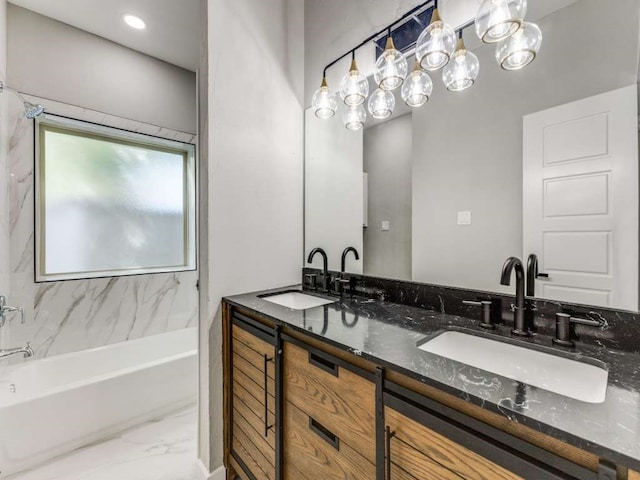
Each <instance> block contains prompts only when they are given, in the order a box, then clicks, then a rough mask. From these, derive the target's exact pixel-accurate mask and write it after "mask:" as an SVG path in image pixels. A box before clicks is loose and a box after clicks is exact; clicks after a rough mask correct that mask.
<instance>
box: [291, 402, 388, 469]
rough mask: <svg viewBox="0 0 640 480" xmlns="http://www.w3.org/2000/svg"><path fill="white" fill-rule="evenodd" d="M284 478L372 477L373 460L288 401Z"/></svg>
mask: <svg viewBox="0 0 640 480" xmlns="http://www.w3.org/2000/svg"><path fill="white" fill-rule="evenodd" d="M284 431H285V446H286V447H285V449H284V472H285V480H331V479H336V480H337V479H344V480H365V479H366V480H373V479H375V478H376V469H375V466H374V464H373V463H371V462H369V461H368V460H367V459H366V458H364V457H363V456H362V455H360V454H359V453H358V452H356V451H355V450H354V449H353V448H351V447H350V446H349V445H348V443H347V442H346V441H343V439H342V438H340V436H339V435H336V434H335V433H334V432H333V431H331V430H330V429H329V428H328V427H327V426H326V425H323V424H322V423H321V422H319V421H318V420H317V419H315V418H313V417H311V416H309V415H307V414H306V413H304V412H303V411H302V410H300V409H299V408H298V407H296V406H295V405H293V404H292V403H290V402H286V404H285V419H284Z"/></svg>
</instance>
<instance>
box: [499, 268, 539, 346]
mask: <svg viewBox="0 0 640 480" xmlns="http://www.w3.org/2000/svg"><path fill="white" fill-rule="evenodd" d="M514 269H515V271H516V307H515V311H514V312H513V330H511V333H513V334H514V335H520V336H522V337H526V336H529V335H531V332H530V331H529V328H528V326H526V322H525V309H524V266H523V265H522V261H521V260H520V259H519V258H517V257H509V258H507V261H506V262H504V265H503V266H502V275H501V277H500V284H502V285H510V284H511V272H512V271H513V270H514Z"/></svg>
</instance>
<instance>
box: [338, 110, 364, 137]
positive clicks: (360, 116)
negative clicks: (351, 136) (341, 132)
mask: <svg viewBox="0 0 640 480" xmlns="http://www.w3.org/2000/svg"><path fill="white" fill-rule="evenodd" d="M366 121H367V112H366V111H365V110H364V105H362V104H360V105H356V106H353V107H347V108H346V109H345V110H344V113H343V114H342V122H343V123H344V126H345V127H346V128H347V130H351V131H353V132H355V131H357V130H360V129H361V128H362V127H363V126H364V122H366Z"/></svg>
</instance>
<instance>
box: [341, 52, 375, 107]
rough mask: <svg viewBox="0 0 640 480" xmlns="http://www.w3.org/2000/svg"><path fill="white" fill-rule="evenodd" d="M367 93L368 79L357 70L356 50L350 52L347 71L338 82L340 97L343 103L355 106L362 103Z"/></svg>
mask: <svg viewBox="0 0 640 480" xmlns="http://www.w3.org/2000/svg"><path fill="white" fill-rule="evenodd" d="M368 95H369V81H368V80H367V77H365V76H364V75H362V73H360V71H359V70H358V64H357V63H356V52H355V50H354V51H353V52H352V58H351V67H350V68H349V72H348V73H347V74H346V75H345V76H344V77H343V78H342V82H340V97H341V98H342V101H343V102H344V104H345V105H347V106H349V107H355V106H357V105H362V104H363V103H364V101H365V100H366V99H367V96H368Z"/></svg>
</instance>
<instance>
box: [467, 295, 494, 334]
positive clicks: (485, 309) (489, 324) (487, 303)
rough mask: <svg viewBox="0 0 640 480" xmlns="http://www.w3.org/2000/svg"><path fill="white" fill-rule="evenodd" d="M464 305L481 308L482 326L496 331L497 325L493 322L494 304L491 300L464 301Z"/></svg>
mask: <svg viewBox="0 0 640 480" xmlns="http://www.w3.org/2000/svg"><path fill="white" fill-rule="evenodd" d="M462 303H463V304H464V305H469V306H472V307H480V308H481V311H480V324H479V325H480V326H481V327H482V328H486V329H487V330H494V329H495V328H496V324H495V323H494V322H493V302H492V301H491V300H477V301H474V300H463V301H462Z"/></svg>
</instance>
